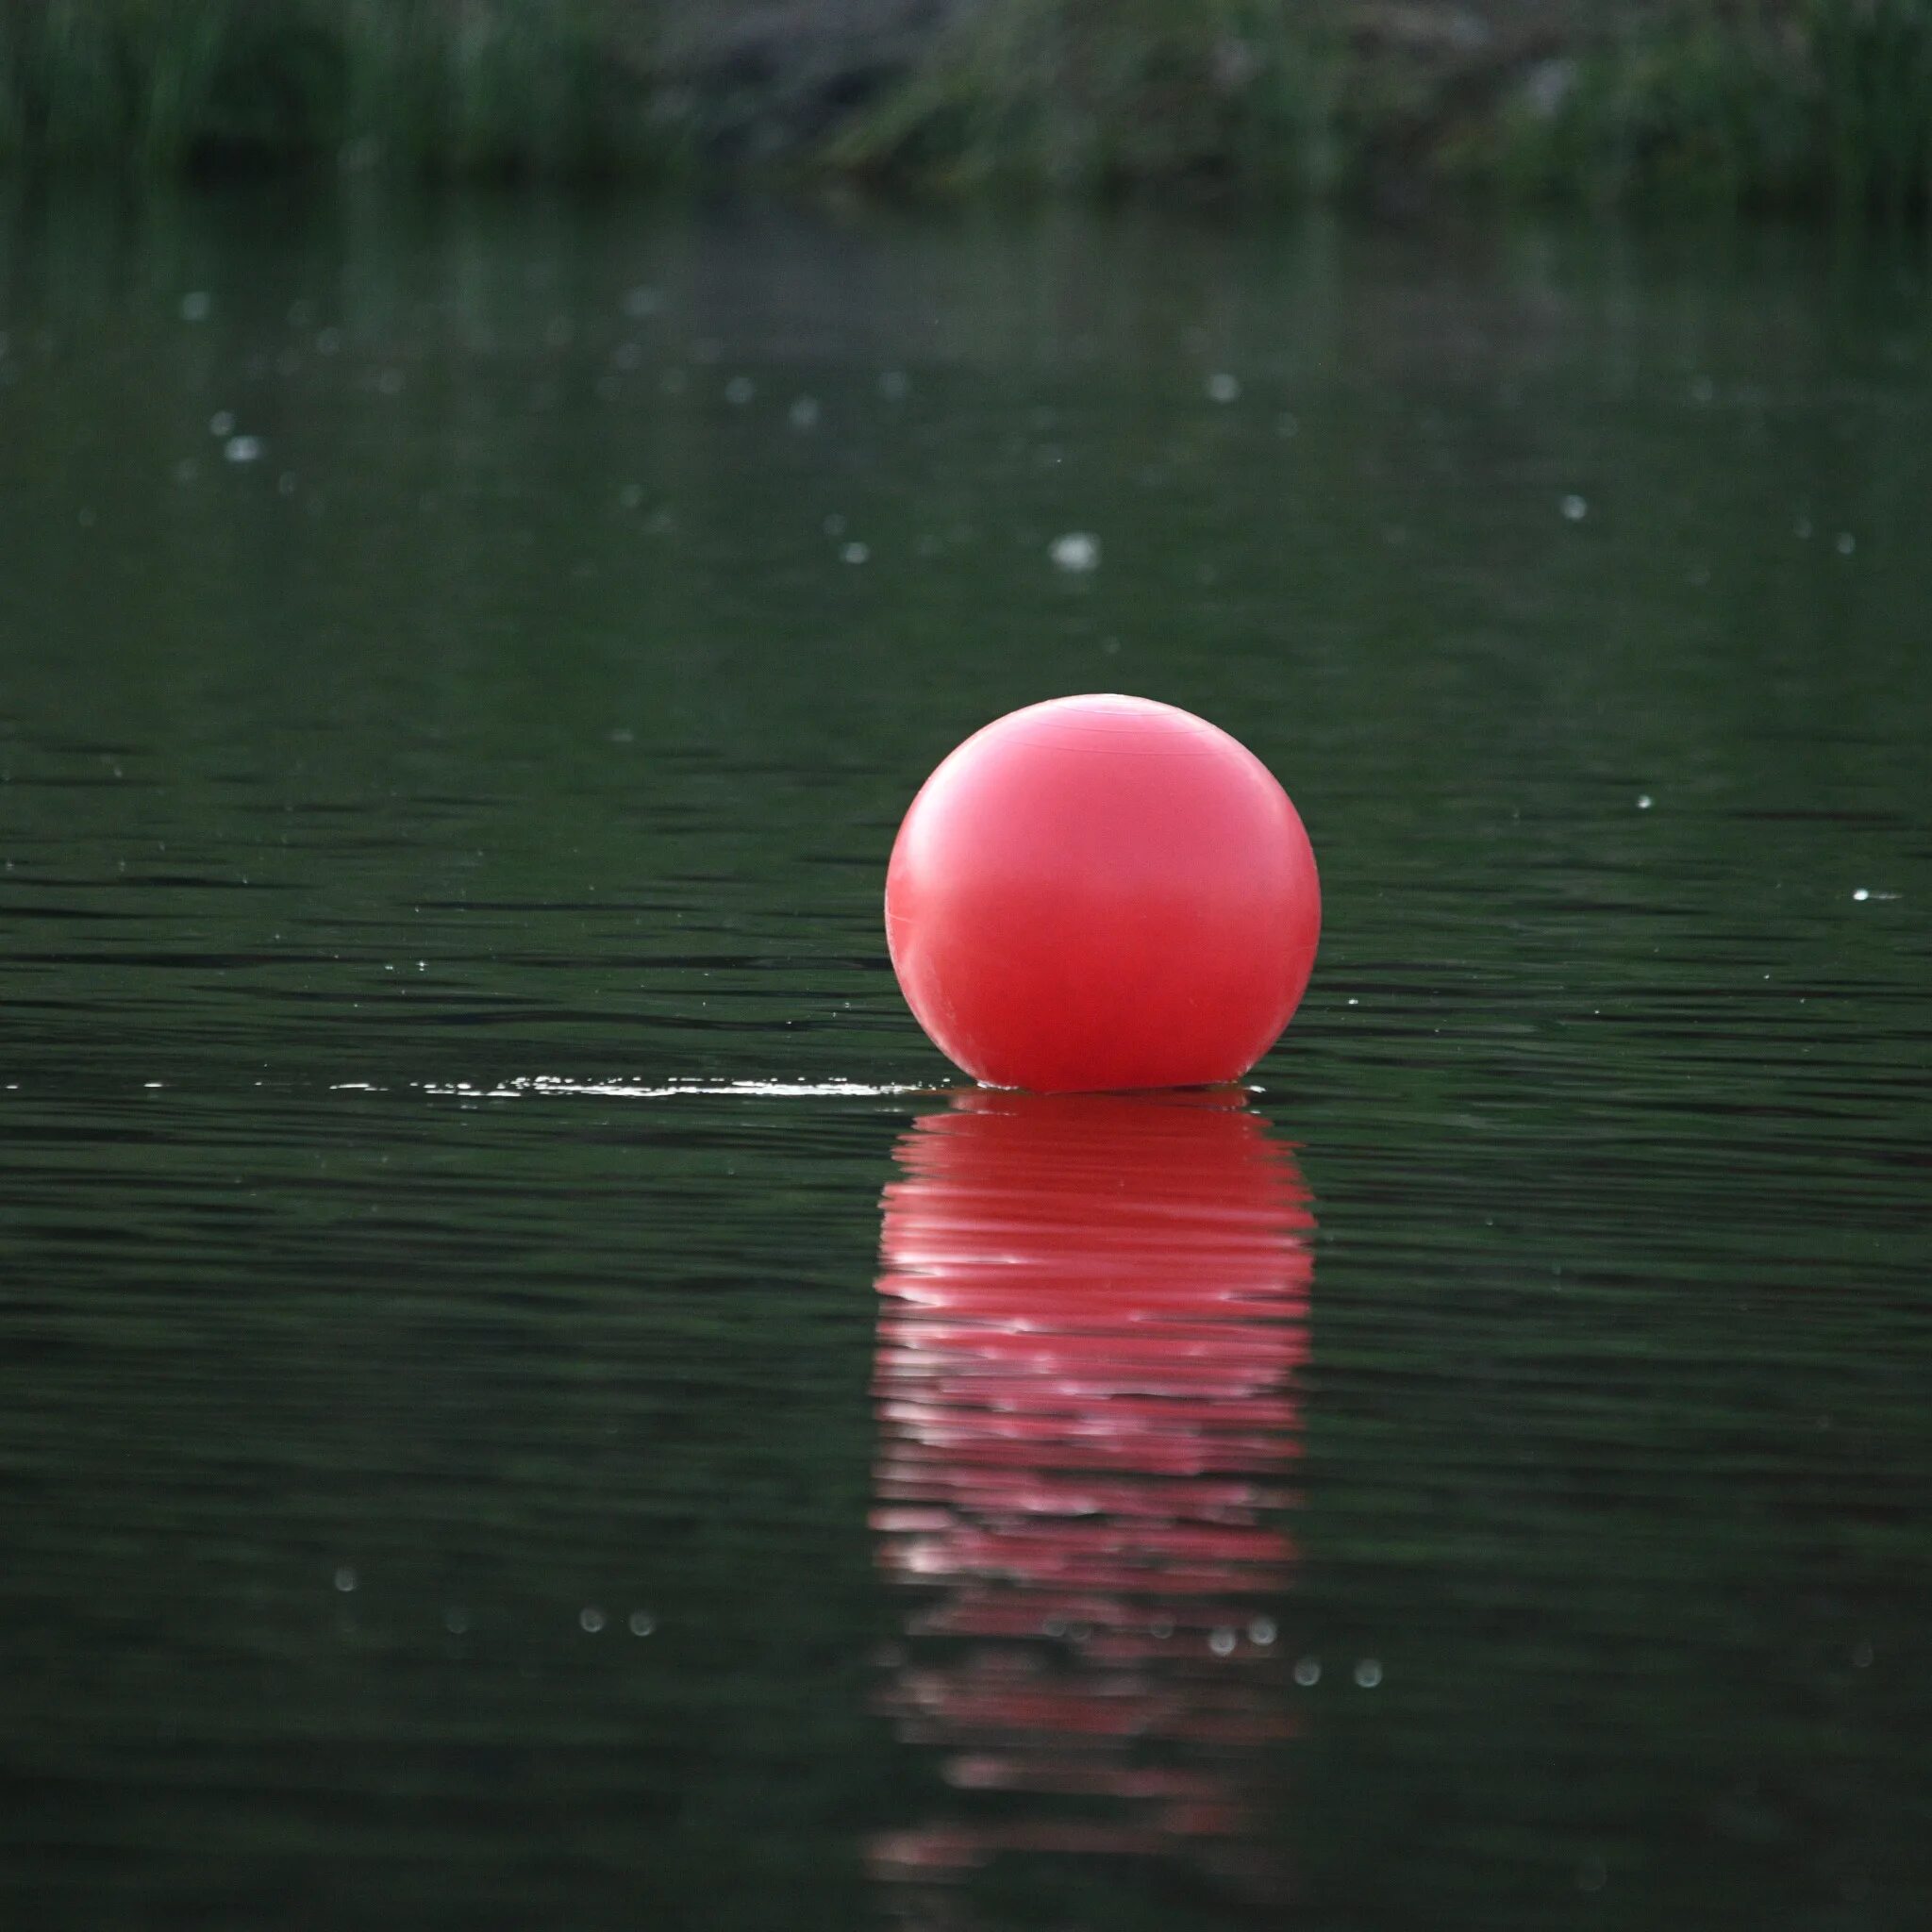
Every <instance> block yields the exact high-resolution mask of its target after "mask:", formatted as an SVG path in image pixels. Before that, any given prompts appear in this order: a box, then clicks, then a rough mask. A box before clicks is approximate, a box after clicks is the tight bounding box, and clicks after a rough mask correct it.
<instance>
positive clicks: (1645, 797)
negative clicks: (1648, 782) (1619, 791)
mask: <svg viewBox="0 0 1932 1932" xmlns="http://www.w3.org/2000/svg"><path fill="white" fill-rule="evenodd" d="M1656 803H1657V800H1656V799H1654V798H1653V797H1652V796H1651V795H1650V793H1649V792H1647V791H1640V792H1639V793H1638V794H1637V809H1638V810H1639V811H1648V810H1649V809H1650V808H1651V807H1652V806H1653V805H1655V804H1656Z"/></svg>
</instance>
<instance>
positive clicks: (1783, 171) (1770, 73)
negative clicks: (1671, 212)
mask: <svg viewBox="0 0 1932 1932" xmlns="http://www.w3.org/2000/svg"><path fill="white" fill-rule="evenodd" d="M1451 159H1452V163H1454V162H1458V161H1459V163H1460V164H1461V165H1462V167H1463V168H1464V170H1465V171H1466V172H1473V173H1474V174H1477V175H1484V176H1487V177H1488V178H1489V179H1491V181H1492V182H1494V183H1495V184H1496V185H1498V186H1500V187H1501V188H1502V189H1503V190H1504V191H1506V192H1509V193H1512V194H1515V195H1519V196H1528V197H1533V198H1539V199H1558V200H1581V201H1587V202H1591V203H1595V204H1598V205H1613V204H1618V203H1628V202H1649V203H1657V202H1672V203H1684V204H1690V203H1695V204H1704V205H1720V206H1731V207H1753V208H1859V209H1866V210H1874V209H1877V210H1890V211H1891V212H1894V213H1896V212H1901V211H1906V210H1911V211H1914V212H1918V213H1922V214H1923V213H1924V212H1925V211H1926V209H1927V208H1928V207H1932V0H1789V4H1784V5H1774V4H1771V0H1756V4H1754V0H1733V4H1730V5H1721V4H1715V0H1711V4H1705V5H1701V6H1700V5H1688V4H1687V5H1679V6H1677V7H1675V8H1669V9H1665V10H1664V11H1662V12H1661V13H1659V14H1657V15H1656V16H1654V17H1652V18H1650V19H1648V20H1645V21H1642V22H1641V24H1639V25H1632V26H1626V27H1625V28H1624V30H1622V31H1621V32H1619V33H1616V34H1614V35H1612V36H1610V37H1609V38H1608V39H1607V42H1606V43H1605V44H1603V45H1601V46H1599V47H1596V48H1592V49H1589V50H1586V51H1585V52H1583V53H1582V54H1580V55H1578V56H1577V57H1575V58H1572V59H1569V60H1565V61H1560V62H1550V63H1547V64H1546V65H1545V67H1544V69H1543V72H1542V75H1541V85H1540V86H1539V85H1533V86H1531V87H1528V88H1525V89H1524V90H1523V91H1521V92H1518V94H1517V95H1516V96H1515V97H1514V98H1513V99H1511V100H1510V101H1509V102H1508V103H1507V104H1506V105H1505V106H1504V108H1502V110H1501V111H1500V112H1499V113H1497V114H1496V115H1495V116H1494V117H1493V118H1492V120H1491V123H1490V125H1488V126H1486V127H1483V128H1480V129H1478V130H1477V131H1476V132H1475V133H1474V136H1473V137H1465V138H1464V140H1463V141H1462V142H1461V143H1460V151H1459V154H1457V155H1456V156H1452V157H1451Z"/></svg>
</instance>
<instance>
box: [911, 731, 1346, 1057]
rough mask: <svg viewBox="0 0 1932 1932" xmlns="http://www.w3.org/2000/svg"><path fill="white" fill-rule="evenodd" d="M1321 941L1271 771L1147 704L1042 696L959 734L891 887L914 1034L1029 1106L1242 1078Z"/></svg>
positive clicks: (1300, 834)
mask: <svg viewBox="0 0 1932 1932" xmlns="http://www.w3.org/2000/svg"><path fill="white" fill-rule="evenodd" d="M1321 926H1322V895H1321V888H1320V885H1319V883H1318V882H1317V880H1316V876H1315V855H1314V853H1313V852H1312V851H1311V850H1310V849H1309V846H1308V836H1307V833H1306V832H1305V831H1304V830H1303V829H1302V822H1301V820H1300V818H1299V817H1298V816H1297V815H1296V813H1295V808H1294V807H1293V806H1292V805H1291V804H1290V803H1289V798H1288V794H1287V793H1286V792H1285V791H1282V789H1281V787H1280V785H1279V784H1277V783H1276V782H1275V779H1274V775H1273V774H1271V773H1270V772H1269V770H1268V768H1267V767H1266V766H1265V765H1264V764H1262V762H1261V761H1260V759H1259V758H1257V757H1256V756H1255V755H1254V753H1253V752H1251V751H1249V750H1248V749H1247V747H1246V746H1245V745H1242V744H1241V743H1239V742H1238V741H1236V740H1234V739H1232V738H1230V737H1229V736H1228V735H1227V733H1226V732H1224V731H1223V730H1220V729H1219V728H1218V727H1216V726H1215V725H1212V724H1208V722H1207V720H1206V719H1203V718H1196V717H1194V716H1193V715H1192V714H1191V712H1188V711H1182V710H1177V709H1176V708H1174V706H1172V705H1160V704H1155V703H1153V702H1152V701H1151V700H1149V699H1146V698H1129V697H1113V696H1105V697H1071V698H1056V699H1054V700H1053V701H1052V702H1051V703H1049V704H1044V705H1032V706H1029V707H1028V708H1026V709H1025V710H1024V711H1014V712H1012V713H1011V714H1010V715H1009V716H1008V717H1005V718H1001V719H999V720H997V721H996V722H995V723H993V724H989V725H988V726H987V727H986V728H985V730H983V731H980V732H978V733H976V734H975V735H974V736H973V737H972V738H969V739H968V740H967V741H966V742H965V743H964V744H962V745H961V746H960V747H959V748H958V751H956V752H954V753H953V755H952V756H951V757H950V758H947V759H946V760H945V761H944V763H942V764H941V766H940V768H939V769H938V770H937V771H936V772H934V773H933V774H932V776H931V777H930V778H928V779H927V780H926V781H925V784H924V786H923V787H922V788H921V790H920V793H919V796H918V797H917V798H915V799H914V800H913V801H912V808H911V809H910V810H909V811H908V813H907V814H906V821H905V823H904V824H902V825H901V826H900V827H899V837H898V841H897V842H896V843H895V844H894V845H893V847H892V860H891V867H890V868H889V870H888V872H887V874H886V939H887V943H888V945H889V946H890V947H891V955H892V968H893V971H894V972H896V973H897V974H898V975H899V985H900V988H901V990H902V991H904V992H905V995H906V1000H907V1004H908V1005H909V1006H910V1007H911V1008H912V1011H913V1013H914V1014H915V1016H916V1017H917V1018H918V1021H919V1024H921V1025H922V1026H924V1028H925V1030H926V1032H927V1033H928V1034H929V1035H931V1037H932V1040H933V1042H934V1044H935V1045H937V1046H938V1047H939V1049H940V1051H941V1053H943V1054H944V1055H945V1056H946V1057H947V1058H949V1059H951V1060H953V1061H955V1062H956V1063H957V1064H958V1065H959V1066H961V1067H963V1068H964V1069H965V1070H966V1072H967V1073H969V1074H972V1075H973V1076H974V1078H975V1079H978V1080H983V1081H985V1082H987V1083H988V1084H989V1085H991V1086H995V1087H1025V1088H1031V1089H1032V1090H1034V1091H1037V1092H1045V1093H1069V1092H1083V1091H1122V1090H1125V1089H1130V1088H1142V1087H1198V1086H1208V1085H1211V1084H1214V1083H1216V1082H1220V1081H1224V1080H1235V1079H1239V1078H1240V1077H1241V1074H1245V1073H1246V1072H1247V1071H1248V1069H1249V1068H1250V1067H1252V1066H1253V1065H1254V1064H1255V1062H1256V1061H1257V1059H1259V1058H1261V1056H1262V1055H1263V1054H1264V1053H1266V1052H1267V1051H1268V1049H1269V1048H1270V1047H1271V1046H1272V1045H1274V1041H1275V1040H1276V1039H1277V1038H1278V1037H1279V1036H1280V1033H1281V1029H1282V1028H1283V1027H1284V1026H1286V1025H1287V1024H1288V1022H1289V1018H1290V1016H1291V1014H1292V1013H1293V1011H1294V1009H1295V1008H1296V1006H1297V1005H1298V1004H1299V1003H1300V1001H1301V996H1302V991H1303V989H1304V988H1306V986H1307V983H1308V974H1309V971H1310V969H1311V968H1312V967H1313V965H1314V961H1315V943H1316V941H1317V939H1318V938H1319V936H1320V933H1321Z"/></svg>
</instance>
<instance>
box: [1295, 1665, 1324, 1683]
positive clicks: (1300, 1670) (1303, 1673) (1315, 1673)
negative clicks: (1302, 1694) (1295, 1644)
mask: <svg viewBox="0 0 1932 1932" xmlns="http://www.w3.org/2000/svg"><path fill="white" fill-rule="evenodd" d="M1294 1680H1295V1682H1296V1683H1297V1684H1300V1685H1302V1686H1303V1687H1304V1688H1306V1687H1307V1685H1310V1684H1319V1683H1320V1682H1321V1681H1322V1664H1321V1659H1320V1658H1318V1657H1297V1658H1296V1659H1295V1666H1294Z"/></svg>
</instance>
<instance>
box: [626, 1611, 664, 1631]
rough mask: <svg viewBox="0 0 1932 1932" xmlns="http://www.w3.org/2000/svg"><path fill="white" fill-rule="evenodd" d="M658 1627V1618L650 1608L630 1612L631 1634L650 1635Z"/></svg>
mask: <svg viewBox="0 0 1932 1932" xmlns="http://www.w3.org/2000/svg"><path fill="white" fill-rule="evenodd" d="M657 1627H658V1620H657V1618H656V1617H654V1616H652V1614H651V1613H650V1611H649V1610H633V1611H632V1612H631V1613H630V1634H631V1635H632V1636H633V1637H648V1636H649V1635H650V1634H651V1632H652V1631H653V1630H655V1629H656V1628H657Z"/></svg>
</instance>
